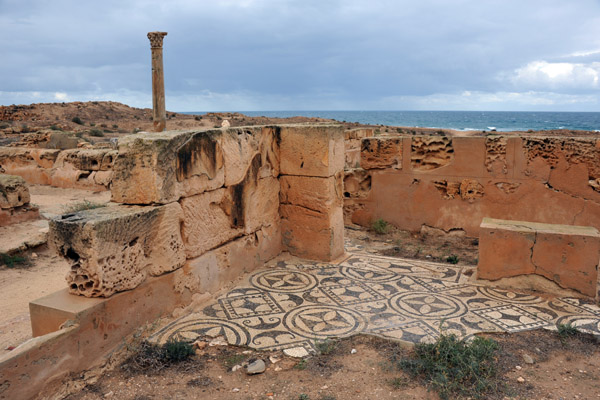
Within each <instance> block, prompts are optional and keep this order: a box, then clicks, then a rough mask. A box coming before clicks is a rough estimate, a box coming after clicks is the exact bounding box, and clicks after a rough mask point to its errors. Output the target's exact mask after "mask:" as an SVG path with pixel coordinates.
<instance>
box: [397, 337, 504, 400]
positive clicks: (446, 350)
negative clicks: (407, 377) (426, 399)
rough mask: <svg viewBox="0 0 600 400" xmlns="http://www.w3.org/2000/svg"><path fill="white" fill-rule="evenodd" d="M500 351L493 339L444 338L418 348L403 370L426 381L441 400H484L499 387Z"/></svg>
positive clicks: (402, 361)
mask: <svg viewBox="0 0 600 400" xmlns="http://www.w3.org/2000/svg"><path fill="white" fill-rule="evenodd" d="M497 349H498V344H497V343H496V342H495V341H494V340H491V339H486V338H483V337H476V338H475V339H473V341H472V342H471V343H467V342H466V341H464V340H458V339H457V338H456V336H455V335H441V336H440V337H439V339H438V340H437V341H436V342H435V343H421V344H417V345H415V350H414V358H412V359H403V360H401V361H400V367H401V368H402V369H404V370H405V371H407V372H408V373H409V374H411V375H412V376H413V377H421V378H423V379H425V381H427V382H428V383H429V384H430V385H431V386H432V387H433V389H435V390H436V391H437V392H438V394H439V395H440V397H441V398H442V399H454V398H456V397H458V396H464V397H471V398H482V397H484V396H485V394H486V393H488V392H490V391H492V390H494V389H495V386H496V385H495V382H494V379H493V378H494V377H495V376H496V373H497V371H496V360H495V354H496V350H497Z"/></svg>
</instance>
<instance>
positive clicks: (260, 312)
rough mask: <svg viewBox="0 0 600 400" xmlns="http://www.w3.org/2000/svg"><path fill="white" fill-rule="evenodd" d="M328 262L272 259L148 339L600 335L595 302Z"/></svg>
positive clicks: (361, 256)
mask: <svg viewBox="0 0 600 400" xmlns="http://www.w3.org/2000/svg"><path fill="white" fill-rule="evenodd" d="M348 250H350V251H351V252H350V253H348V257H347V258H346V259H345V260H343V261H341V262H339V263H337V264H327V263H318V262H310V261H302V260H298V259H292V260H287V261H275V262H272V263H270V264H269V265H267V266H266V267H265V268H263V269H261V270H259V271H256V272H254V273H253V274H251V275H250V276H249V277H248V279H247V280H246V281H245V283H244V284H242V285H241V286H239V287H237V288H235V289H233V290H231V291H229V292H228V293H227V294H226V295H224V296H223V297H221V298H219V299H217V300H216V301H215V302H214V303H213V304H210V305H209V306H207V307H206V308H204V309H203V310H202V311H200V312H197V313H193V314H190V315H186V316H184V317H181V318H179V319H177V320H175V321H174V322H172V323H170V324H169V325H167V326H166V327H164V328H163V329H161V330H160V331H159V332H157V333H156V334H155V335H153V337H152V339H151V340H153V341H156V342H158V343H164V342H166V341H168V340H170V339H178V340H195V339H197V338H198V337H200V336H213V337H215V336H223V337H225V338H226V339H227V341H228V342H229V343H230V344H234V345H244V346H250V347H253V348H256V349H263V350H267V349H287V348H304V349H305V350H306V351H308V352H312V351H314V343H315V340H323V339H326V338H331V337H338V338H339V337H346V336H350V335H353V334H357V333H368V334H374V335H378V336H382V337H387V338H392V339H397V340H403V341H408V342H412V343H420V342H426V341H432V340H435V339H436V338H437V337H438V336H439V335H440V332H445V333H448V334H450V333H452V334H456V335H458V336H459V337H466V338H469V337H471V336H472V335H473V334H475V333H478V332H518V331H523V330H528V329H537V328H546V329H555V327H556V325H557V324H572V325H573V326H576V327H577V328H578V329H579V330H581V331H583V332H588V333H592V334H595V335H600V308H598V307H596V306H595V305H591V304H586V303H585V302H583V301H581V300H578V299H571V298H555V299H552V300H544V299H543V298H541V297H537V296H533V295H529V294H521V293H517V292H512V291H509V290H503V289H498V288H491V287H484V286H477V285H474V284H471V283H468V276H466V275H465V274H464V272H465V270H466V269H465V268H463V267H457V266H452V265H445V264H438V263H432V262H424V261H417V260H405V259H399V258H392V257H382V256H377V255H372V254H366V253H365V252H364V251H361V250H362V249H360V248H348Z"/></svg>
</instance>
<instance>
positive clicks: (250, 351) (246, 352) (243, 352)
mask: <svg viewBox="0 0 600 400" xmlns="http://www.w3.org/2000/svg"><path fill="white" fill-rule="evenodd" d="M242 354H252V350H244V351H242Z"/></svg>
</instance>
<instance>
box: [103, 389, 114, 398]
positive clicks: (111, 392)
mask: <svg viewBox="0 0 600 400" xmlns="http://www.w3.org/2000/svg"><path fill="white" fill-rule="evenodd" d="M113 394H115V393H114V392H113V391H112V390H111V391H110V392H108V393H106V394H105V395H104V398H108V397H112V396H113Z"/></svg>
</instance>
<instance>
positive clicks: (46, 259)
mask: <svg viewBox="0 0 600 400" xmlns="http://www.w3.org/2000/svg"><path fill="white" fill-rule="evenodd" d="M30 193H31V203H33V204H36V205H38V206H39V207H40V212H41V213H42V214H44V215H47V216H52V215H58V214H62V213H63V212H64V211H65V210H67V209H68V207H69V206H70V205H73V204H75V203H79V202H81V201H83V200H88V201H92V202H97V203H106V202H108V201H109V200H110V192H97V193H94V192H91V191H88V190H80V189H59V188H54V187H50V186H42V185H31V186H30ZM40 224H41V225H40ZM43 226H47V222H46V221H45V220H38V221H34V222H27V223H23V224H17V225H12V226H7V227H1V228H0V241H1V242H2V247H4V246H8V247H11V246H18V245H19V243H22V242H25V241H28V240H30V239H31V238H34V237H37V236H39V231H40V229H43ZM23 256H24V257H25V258H26V261H25V263H24V264H22V265H16V266H15V267H13V268H8V267H7V266H4V265H2V266H0V305H1V309H2V313H0V354H4V353H6V352H8V351H10V349H12V348H13V347H16V346H18V345H19V344H21V343H23V342H24V341H25V340H27V339H29V338H31V323H30V320H29V302H31V301H33V300H35V299H38V298H40V297H43V296H46V295H48V294H50V293H53V292H56V291H58V290H60V289H63V288H64V287H66V283H65V275H66V274H67V272H68V270H69V266H68V264H67V263H66V262H65V261H64V260H63V259H62V258H60V257H59V256H57V255H56V254H55V253H54V251H52V250H50V249H48V247H47V246H46V245H43V246H40V247H37V248H34V249H29V250H27V251H26V252H25V253H23Z"/></svg>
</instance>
